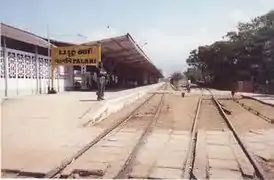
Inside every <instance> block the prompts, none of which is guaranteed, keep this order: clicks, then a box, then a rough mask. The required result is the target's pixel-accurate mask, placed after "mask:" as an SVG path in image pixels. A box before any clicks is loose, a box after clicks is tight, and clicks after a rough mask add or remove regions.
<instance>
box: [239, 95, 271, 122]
mask: <svg viewBox="0 0 274 180" xmlns="http://www.w3.org/2000/svg"><path fill="white" fill-rule="evenodd" d="M239 103H243V104H245V105H246V106H248V107H250V108H252V109H254V110H256V111H259V112H260V113H261V114H262V115H264V116H266V117H268V118H270V119H274V107H272V106H269V105H266V104H263V103H260V102H258V101H256V100H253V99H245V98H244V99H239Z"/></svg>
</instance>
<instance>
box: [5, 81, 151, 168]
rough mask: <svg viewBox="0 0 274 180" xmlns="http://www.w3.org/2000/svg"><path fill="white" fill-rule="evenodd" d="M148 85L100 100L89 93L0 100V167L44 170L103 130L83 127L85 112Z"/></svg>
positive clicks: (72, 152)
mask: <svg viewBox="0 0 274 180" xmlns="http://www.w3.org/2000/svg"><path fill="white" fill-rule="evenodd" d="M150 88H152V87H151V86H145V87H140V88H135V89H129V90H125V91H119V92H108V93H106V95H105V98H106V100H105V101H100V102H98V101H96V94H95V93H91V92H65V93H61V94H57V95H41V96H27V97H18V98H13V99H7V100H5V101H4V102H3V103H2V130H1V132H2V168H3V169H17V170H22V171H32V172H45V173H46V172H47V171H49V170H50V169H51V168H53V167H55V166H57V165H59V163H61V161H62V160H64V159H65V158H68V157H70V156H72V155H73V154H74V153H76V152H77V151H78V150H79V149H81V148H82V147H83V146H84V145H86V144H87V143H88V142H90V141H91V140H92V139H93V138H94V137H96V136H97V135H98V134H99V133H100V132H102V129H96V128H95V127H88V128H83V126H82V123H83V122H82V119H83V118H84V117H85V115H86V114H88V113H90V112H92V111H97V110H99V109H100V108H101V107H102V106H104V105H105V104H106V103H108V102H109V101H111V100H114V99H117V98H121V97H123V96H126V95H128V94H130V93H133V92H136V91H143V90H144V89H150ZM49 156H50V157H51V158H48V157H49ZM41 162H43V163H41Z"/></svg>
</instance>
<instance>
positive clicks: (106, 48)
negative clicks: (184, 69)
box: [83, 34, 162, 77]
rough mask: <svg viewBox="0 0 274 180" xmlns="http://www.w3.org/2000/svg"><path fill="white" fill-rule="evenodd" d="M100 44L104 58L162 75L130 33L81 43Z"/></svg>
mask: <svg viewBox="0 0 274 180" xmlns="http://www.w3.org/2000/svg"><path fill="white" fill-rule="evenodd" d="M95 44H101V46H102V54H103V57H105V58H106V59H113V60H115V61H117V62H122V63H125V64H127V65H128V66H131V67H133V68H143V69H145V70H146V71H149V72H150V73H153V74H156V75H157V76H158V77H162V74H161V72H160V71H159V70H158V69H157V68H156V67H155V65H154V64H153V63H152V62H151V61H150V60H149V58H148V57H147V55H146V54H145V53H144V52H143V50H142V49H141V48H140V47H139V46H138V44H137V43H136V42H135V41H134V40H133V38H132V37H131V35H130V34H126V35H123V36H118V37H113V38H108V39H103V40H99V41H92V42H87V43H84V44H83V45H95Z"/></svg>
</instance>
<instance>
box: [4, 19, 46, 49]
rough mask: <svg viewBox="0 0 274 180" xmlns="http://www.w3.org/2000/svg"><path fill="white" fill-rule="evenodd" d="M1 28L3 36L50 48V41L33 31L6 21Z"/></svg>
mask: <svg viewBox="0 0 274 180" xmlns="http://www.w3.org/2000/svg"><path fill="white" fill-rule="evenodd" d="M0 28H1V36H4V37H7V38H10V39H15V40H18V41H21V42H25V43H28V44H33V45H37V46H40V47H44V48H48V42H47V41H45V40H44V39H43V38H41V37H39V36H37V35H35V34H33V33H30V32H27V31H24V30H22V29H18V28H15V27H12V26H10V25H7V24H4V23H1V27H0Z"/></svg>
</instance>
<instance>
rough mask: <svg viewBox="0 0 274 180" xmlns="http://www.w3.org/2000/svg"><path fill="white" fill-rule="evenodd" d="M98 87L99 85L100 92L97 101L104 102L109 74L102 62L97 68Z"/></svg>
mask: <svg viewBox="0 0 274 180" xmlns="http://www.w3.org/2000/svg"><path fill="white" fill-rule="evenodd" d="M96 73H97V85H98V91H97V100H98V101H100V100H104V92H105V85H106V76H107V72H106V70H105V69H104V67H103V63H102V62H100V63H99V65H98V68H97V71H96Z"/></svg>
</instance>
